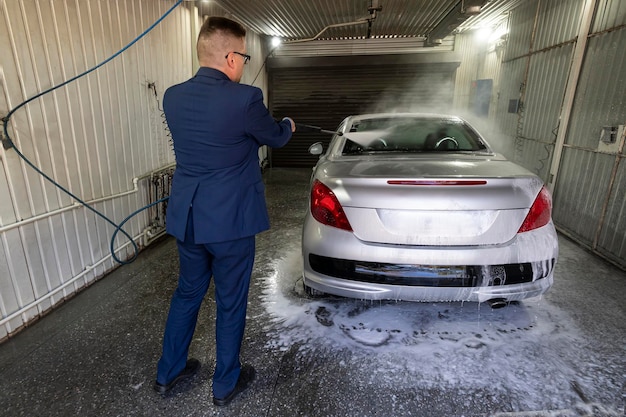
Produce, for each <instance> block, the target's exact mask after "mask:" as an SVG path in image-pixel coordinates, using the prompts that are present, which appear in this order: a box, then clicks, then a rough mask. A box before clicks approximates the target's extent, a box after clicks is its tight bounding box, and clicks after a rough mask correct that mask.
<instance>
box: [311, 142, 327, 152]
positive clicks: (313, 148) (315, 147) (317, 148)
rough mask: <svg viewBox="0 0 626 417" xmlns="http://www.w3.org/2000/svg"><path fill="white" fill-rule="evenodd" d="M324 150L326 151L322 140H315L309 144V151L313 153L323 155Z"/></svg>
mask: <svg viewBox="0 0 626 417" xmlns="http://www.w3.org/2000/svg"><path fill="white" fill-rule="evenodd" d="M322 152H324V146H323V145H322V142H315V143H314V144H313V145H311V146H309V153H310V154H311V155H321V154H322Z"/></svg>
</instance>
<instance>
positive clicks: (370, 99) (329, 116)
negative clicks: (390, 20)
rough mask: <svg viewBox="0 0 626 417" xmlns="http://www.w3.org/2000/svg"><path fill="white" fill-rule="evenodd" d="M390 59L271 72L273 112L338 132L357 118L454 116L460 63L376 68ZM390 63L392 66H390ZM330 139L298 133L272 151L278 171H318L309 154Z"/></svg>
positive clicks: (381, 58)
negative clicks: (344, 122) (313, 146)
mask: <svg viewBox="0 0 626 417" xmlns="http://www.w3.org/2000/svg"><path fill="white" fill-rule="evenodd" d="M385 59H386V58H385V57H368V60H367V62H368V63H369V65H354V66H341V67H339V66H308V67H297V68H275V69H271V68H270V72H269V74H270V89H269V90H270V96H269V107H270V109H271V111H272V113H273V115H274V117H276V118H282V117H285V116H290V117H293V119H294V120H295V121H296V123H298V124H308V125H313V126H318V127H321V128H323V129H326V130H334V129H336V128H337V126H338V125H339V123H341V121H342V120H343V119H344V118H345V117H347V116H349V115H352V114H360V113H375V112H399V111H419V112H428V113H433V112H437V111H441V112H444V111H448V112H449V109H450V107H451V106H452V101H453V96H454V77H455V71H456V68H457V67H458V63H457V62H455V63H450V62H447V63H424V64H396V65H372V64H371V63H372V62H378V63H384V62H386V61H385ZM387 62H388V61H387ZM330 138H331V136H330V135H328V134H319V133H309V132H297V131H296V133H295V134H294V136H293V138H292V140H291V141H290V142H289V143H288V144H287V145H286V146H285V147H283V148H280V149H272V150H271V156H270V163H271V165H272V166H274V167H312V166H313V165H315V162H316V161H317V158H318V157H317V156H313V155H310V154H309V153H308V152H307V150H308V147H309V146H310V145H311V144H312V143H314V142H322V143H324V149H326V145H327V144H328V143H329V141H330Z"/></svg>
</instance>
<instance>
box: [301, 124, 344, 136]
mask: <svg viewBox="0 0 626 417" xmlns="http://www.w3.org/2000/svg"><path fill="white" fill-rule="evenodd" d="M296 132H316V133H328V134H329V135H339V136H343V132H335V131H334V130H326V129H322V128H321V127H318V126H311V125H303V124H300V123H296Z"/></svg>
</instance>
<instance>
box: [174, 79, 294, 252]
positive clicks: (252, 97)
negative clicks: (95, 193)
mask: <svg viewBox="0 0 626 417" xmlns="http://www.w3.org/2000/svg"><path fill="white" fill-rule="evenodd" d="M163 109H164V111H165V116H166V119H167V124H168V126H169V128H170V131H171V133H172V139H173V142H174V153H175V154H176V171H175V173H174V179H173V183H172V191H171V194H170V199H169V203H168V206H167V217H166V228H167V232H168V233H169V234H171V235H173V236H175V237H176V238H177V239H179V240H181V241H184V239H185V230H186V226H187V217H188V215H189V213H190V207H191V206H192V205H193V210H191V213H193V224H194V235H195V243H215V242H224V241H228V240H235V239H240V238H243V237H248V236H252V235H255V234H256V233H259V232H262V231H264V230H267V229H269V217H268V214H267V207H266V205H265V192H264V191H265V186H264V184H263V179H262V177H261V169H260V167H259V156H258V150H259V147H260V146H261V145H269V146H271V147H281V146H283V145H285V144H286V143H287V142H288V141H289V139H290V138H291V124H290V123H289V121H288V120H283V121H282V122H279V123H277V122H276V121H275V120H274V119H273V118H272V116H271V115H270V114H269V112H268V110H267V108H266V107H265V105H264V104H263V93H262V92H261V90H260V89H258V88H256V87H251V86H249V85H244V84H239V83H235V82H232V81H230V79H229V78H228V77H227V76H226V74H224V73H222V72H221V71H218V70H215V69H212V68H206V67H202V68H200V69H199V70H198V72H197V73H196V75H195V76H194V77H193V78H191V79H190V80H188V81H186V82H184V83H182V84H178V85H175V86H172V87H170V88H168V89H167V91H166V92H165V96H164V98H163Z"/></svg>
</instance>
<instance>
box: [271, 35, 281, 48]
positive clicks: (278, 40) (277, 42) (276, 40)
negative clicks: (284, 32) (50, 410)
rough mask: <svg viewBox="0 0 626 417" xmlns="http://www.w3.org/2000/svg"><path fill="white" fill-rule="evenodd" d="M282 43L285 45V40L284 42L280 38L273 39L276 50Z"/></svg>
mask: <svg viewBox="0 0 626 417" xmlns="http://www.w3.org/2000/svg"><path fill="white" fill-rule="evenodd" d="M281 43H283V40H282V39H280V38H279V37H278V36H274V37H273V38H272V46H273V47H274V48H276V47H278V46H279V45H280V44H281Z"/></svg>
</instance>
